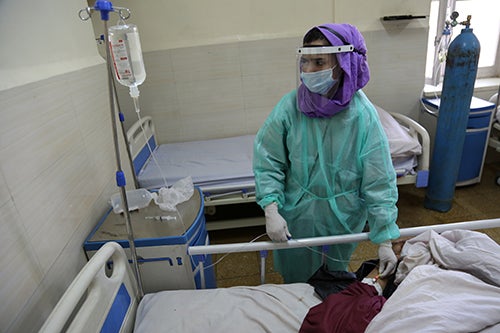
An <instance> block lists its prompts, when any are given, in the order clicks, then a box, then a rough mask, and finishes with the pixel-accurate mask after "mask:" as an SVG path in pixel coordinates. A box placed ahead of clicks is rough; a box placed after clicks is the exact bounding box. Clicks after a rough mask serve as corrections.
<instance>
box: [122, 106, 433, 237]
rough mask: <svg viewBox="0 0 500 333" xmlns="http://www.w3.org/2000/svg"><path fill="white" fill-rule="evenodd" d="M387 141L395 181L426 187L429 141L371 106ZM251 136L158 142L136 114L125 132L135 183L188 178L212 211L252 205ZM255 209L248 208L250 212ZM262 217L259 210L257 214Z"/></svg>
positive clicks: (231, 223)
mask: <svg viewBox="0 0 500 333" xmlns="http://www.w3.org/2000/svg"><path fill="white" fill-rule="evenodd" d="M376 109H377V111H378V112H379V115H380V119H381V121H382V124H383V126H384V129H385V131H386V134H387V137H388V139H389V145H390V149H391V156H392V160H393V164H394V168H395V170H396V173H397V175H398V178H397V183H398V185H404V184H415V186H417V187H425V186H426V185H427V175H428V170H429V151H430V139H429V135H428V133H427V131H426V130H425V128H424V127H423V126H421V125H420V124H418V123H417V122H416V121H414V120H413V119H411V118H409V117H407V116H405V115H402V114H399V113H389V112H387V111H385V110H383V109H382V108H380V107H378V106H377V107H376ZM254 138H255V135H242V136H236V137H229V138H221V139H211V140H202V141H190V142H178V143H164V144H158V142H157V141H156V138H155V126H154V123H153V119H152V118H151V117H149V116H146V117H143V118H140V119H139V120H138V121H137V122H136V123H134V124H133V125H132V126H131V127H130V129H129V130H128V131H127V142H128V143H129V150H130V154H131V158H132V160H133V166H134V169H135V174H136V177H137V183H138V185H139V187H141V188H146V189H158V188H161V187H163V186H165V184H168V186H170V185H172V184H173V183H175V182H177V181H179V180H180V179H182V178H184V177H187V176H191V178H192V180H193V184H194V185H195V186H198V187H199V188H200V189H201V190H202V192H203V195H204V201H205V209H206V212H207V214H208V215H213V214H215V212H216V211H217V210H218V209H219V208H221V206H223V205H230V204H246V203H253V204H254V205H255V181H254V175H253V169H252V156H253V142H254ZM255 210H256V209H255V208H254V209H253V212H251V213H250V214H252V213H254V214H257V213H255ZM257 210H258V209H257ZM248 215H249V214H247V217H246V218H244V219H239V218H237V219H232V220H226V221H223V222H217V221H214V222H209V224H208V227H207V228H208V229H209V230H214V229H221V228H226V227H237V226H250V225H259V224H262V217H261V216H259V215H258V216H256V217H248ZM260 215H262V214H260Z"/></svg>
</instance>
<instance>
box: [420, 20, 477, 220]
mask: <svg viewBox="0 0 500 333" xmlns="http://www.w3.org/2000/svg"><path fill="white" fill-rule="evenodd" d="M468 19H469V20H470V17H469V18H468ZM479 52H480V45H479V40H478V39H477V37H476V36H475V35H474V34H473V33H472V29H470V28H469V21H466V27H465V28H464V29H462V31H461V33H460V35H458V36H457V37H456V38H455V39H454V40H453V42H452V43H451V44H450V47H449V49H448V55H447V59H446V68H445V73H444V80H443V91H442V94H441V102H440V106H439V114H438V119H437V126H436V137H435V141H434V151H433V154H432V160H431V165H430V169H429V184H428V187H427V192H426V196H425V200H424V206H425V207H426V208H429V209H433V210H436V211H440V212H447V211H449V210H450V209H451V206H452V201H453V196H454V193H455V186H456V181H457V177H458V172H459V168H460V160H461V158H462V151H463V146H464V141H465V135H466V130H467V122H468V119H469V111H470V104H471V100H472V95H473V93H474V82H475V80H476V74H477V68H478V62H479Z"/></svg>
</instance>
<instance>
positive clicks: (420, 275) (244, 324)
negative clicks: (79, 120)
mask: <svg viewBox="0 0 500 333" xmlns="http://www.w3.org/2000/svg"><path fill="white" fill-rule="evenodd" d="M498 227H500V219H492V220H480V221H467V222H459V223H451V224H442V225H433V226H425V227H415V228H407V229H401V235H402V237H403V238H402V239H406V241H405V243H404V245H403V250H402V252H401V254H402V255H403V257H402V259H401V261H400V263H399V266H398V271H397V272H398V273H397V274H396V278H400V279H401V282H400V283H399V284H398V285H397V288H396V289H395V290H394V291H393V292H392V294H391V295H390V296H388V297H387V298H386V300H384V301H383V302H382V303H381V306H380V307H379V308H378V310H377V311H376V312H375V313H374V314H373V315H371V316H370V317H369V318H368V319H367V318H363V316H361V317H358V318H354V320H366V326H367V327H366V332H377V333H383V332H406V331H407V330H408V328H411V331H414V332H417V331H419V332H421V331H424V330H425V328H427V329H428V328H429V327H433V328H434V330H433V332H438V331H439V332H498V330H499V329H500V312H499V311H498V309H499V308H500V246H499V245H498V244H497V243H496V242H495V241H494V240H492V239H491V238H489V237H488V236H487V235H486V234H484V233H482V232H478V231H472V230H477V229H486V228H498ZM367 239H368V235H367V233H361V234H353V235H343V236H332V237H321V238H309V239H301V240H300V239H299V240H295V241H294V242H292V241H289V242H286V243H272V242H258V243H242V244H246V245H248V248H244V249H242V248H241V244H221V245H209V246H195V247H190V248H189V250H188V253H189V254H190V255H194V256H196V255H200V254H203V253H204V254H210V253H221V252H224V251H227V249H229V247H231V248H233V247H234V246H233V245H237V246H238V247H239V248H240V251H253V250H262V249H276V248H286V247H304V246H314V245H319V244H333V243H345V242H353V241H364V240H367ZM231 251H232V252H234V250H231ZM424 252H425V253H424ZM405 258H408V259H409V260H406V259H405ZM422 258H425V260H422ZM398 274H399V275H398ZM361 283H363V285H364V283H367V282H361ZM349 287H350V286H349ZM349 287H348V288H347V289H345V290H348V289H349ZM370 290H373V289H370ZM339 294H340V295H343V296H346V295H347V296H349V297H350V296H352V295H351V294H350V291H349V290H348V292H344V291H340V292H336V293H332V294H330V295H328V296H327V297H319V294H318V293H317V292H316V291H315V288H314V287H313V286H312V285H310V284H309V283H293V284H261V285H259V286H239V287H230V288H215V289H198V290H168V291H160V292H157V293H151V294H146V295H145V296H144V297H143V298H140V297H139V296H137V295H139V293H138V289H137V287H136V283H135V280H134V275H133V273H132V272H131V268H130V265H129V264H128V260H127V258H126V255H125V252H124V250H123V248H122V247H121V246H120V245H118V244H117V243H114V242H109V243H106V244H105V245H104V246H103V247H102V248H101V249H100V250H99V251H98V252H97V253H96V254H95V255H94V256H93V257H92V258H91V259H90V261H89V262H88V263H87V264H86V266H85V267H84V268H83V269H82V270H81V271H80V273H79V274H78V275H77V276H76V278H75V279H74V281H73V282H72V283H71V285H70V286H69V287H68V289H67V290H66V292H65V293H64V294H63V296H62V298H61V299H60V300H59V302H58V303H57V305H56V306H55V308H54V309H53V311H52V313H51V314H50V316H49V317H48V319H47V320H46V322H45V324H44V325H43V327H42V329H41V330H40V333H48V332H50V333H57V332H63V331H67V332H72V333H78V332H88V333H91V332H135V333H140V332H252V333H253V332H299V330H300V329H301V327H302V328H303V329H304V326H303V325H305V323H307V324H308V325H309V327H313V328H314V327H315V326H314V325H320V324H321V323H318V322H317V319H318V316H314V315H313V314H316V315H317V314H320V315H321V316H320V318H322V320H332V322H329V323H328V324H331V325H335V326H330V327H331V328H332V327H337V328H338V329H337V330H336V331H337V332H345V327H350V326H349V325H352V322H351V323H349V322H345V320H346V319H345V318H347V317H349V316H341V315H335V316H329V315H328V311H324V312H322V311H323V310H324V309H325V308H324V307H325V305H326V304H327V302H332V301H333V302H335V301H336V297H337V296H338V295H339ZM332 295H333V297H332ZM347 296H346V297H347ZM371 297H375V296H371ZM376 297H380V296H379V295H376ZM348 300H349V302H350V304H352V303H353V302H358V301H361V300H358V299H357V298H356V297H354V298H352V299H351V298H350V299H348ZM363 301H364V300H363ZM363 304H365V306H364V309H366V311H369V310H370V309H369V307H367V306H366V303H363ZM335 311H343V309H342V307H337V308H336V310H335ZM362 314H363V313H361V315H362ZM350 320H352V319H350ZM311 325H312V326H311ZM306 331H307V330H304V332H306ZM310 331H311V330H309V331H308V332H310ZM314 331H315V332H322V331H320V330H314ZM331 331H334V330H333V328H332V330H331Z"/></svg>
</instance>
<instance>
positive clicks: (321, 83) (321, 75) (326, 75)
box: [297, 45, 354, 99]
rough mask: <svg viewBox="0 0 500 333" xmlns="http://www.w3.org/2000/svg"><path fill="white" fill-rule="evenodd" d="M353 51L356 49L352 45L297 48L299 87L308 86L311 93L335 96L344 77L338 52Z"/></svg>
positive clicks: (329, 96) (328, 96)
mask: <svg viewBox="0 0 500 333" xmlns="http://www.w3.org/2000/svg"><path fill="white" fill-rule="evenodd" d="M352 51H354V47H353V46H352V45H342V46H309V47H301V48H299V49H298V50H297V88H299V87H300V89H304V88H306V89H307V90H308V91H309V92H311V93H314V94H319V95H321V96H324V97H327V98H329V99H331V98H333V96H334V95H335V93H336V92H337V90H338V87H339V84H340V81H341V78H342V69H341V68H340V65H339V63H338V61H337V56H336V54H337V53H343V52H352ZM301 85H302V87H301Z"/></svg>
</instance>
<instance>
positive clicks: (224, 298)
mask: <svg viewBox="0 0 500 333" xmlns="http://www.w3.org/2000/svg"><path fill="white" fill-rule="evenodd" d="M320 302H321V299H320V298H319V297H318V296H317V295H316V293H315V292H314V288H313V287H312V286H310V285H309V284H306V283H294V284H286V285H275V284H264V285H260V286H257V287H232V288H219V289H204V290H195V291H193V290H175V291H162V292H159V293H155V294H147V295H145V296H144V298H143V299H142V301H141V303H140V304H139V308H138V310H137V316H136V322H135V328H134V333H142V332H148V333H150V332H183V333H188V332H196V333H198V332H249V333H254V332H278V333H279V332H298V331H299V329H300V326H301V325H302V321H303V320H304V318H305V316H306V315H307V312H308V311H309V309H310V308H311V307H313V306H314V305H316V304H319V303H320Z"/></svg>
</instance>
